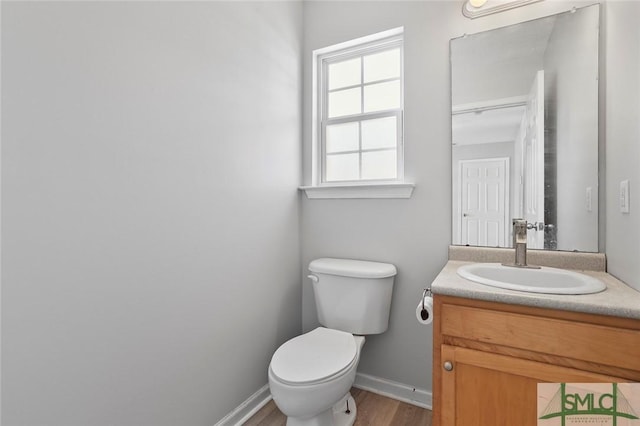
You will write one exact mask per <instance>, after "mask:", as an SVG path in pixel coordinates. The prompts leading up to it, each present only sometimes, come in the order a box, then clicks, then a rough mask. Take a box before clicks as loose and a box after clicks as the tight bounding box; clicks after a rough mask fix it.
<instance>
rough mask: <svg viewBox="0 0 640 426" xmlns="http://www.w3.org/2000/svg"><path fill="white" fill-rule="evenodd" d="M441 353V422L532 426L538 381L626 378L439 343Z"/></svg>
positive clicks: (469, 425)
mask: <svg viewBox="0 0 640 426" xmlns="http://www.w3.org/2000/svg"><path fill="white" fill-rule="evenodd" d="M441 355H442V358H441V362H442V364H443V365H441V366H440V368H441V369H442V382H441V385H442V386H441V392H442V397H441V398H440V401H441V410H442V412H441V426H514V425H517V426H536V425H537V420H536V418H537V384H538V383H539V382H550V383H561V382H564V383H600V382H604V383H611V382H625V381H627V380H624V379H620V378H617V377H610V376H605V375H601V374H596V373H590V372H587V371H581V370H576V369H572V368H567V367H560V366H555V365H551V364H544V363H541V362H536V361H529V360H524V359H519V358H514V357H510V356H506V355H498V354H494V353H489V352H482V351H478V350H473V349H467V348H462V347H457V346H449V345H442V346H441ZM446 362H449V363H451V366H452V369H451V370H450V371H447V369H445V368H444V363H446Z"/></svg>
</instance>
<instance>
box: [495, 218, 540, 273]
mask: <svg viewBox="0 0 640 426" xmlns="http://www.w3.org/2000/svg"><path fill="white" fill-rule="evenodd" d="M534 226H535V225H533V224H530V223H527V221H526V220H525V219H513V247H514V248H515V250H516V258H515V263H508V264H507V263H503V265H504V266H514V267H516V268H533V269H540V267H539V266H529V265H527V229H532V228H534Z"/></svg>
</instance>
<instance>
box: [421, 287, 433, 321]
mask: <svg viewBox="0 0 640 426" xmlns="http://www.w3.org/2000/svg"><path fill="white" fill-rule="evenodd" d="M427 297H431V287H427V288H425V289H424V290H423V291H422V310H421V311H420V317H421V318H422V321H426V320H428V319H429V311H428V310H427V308H426V307H425V306H424V299H425V298H427Z"/></svg>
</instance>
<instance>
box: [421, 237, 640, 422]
mask: <svg viewBox="0 0 640 426" xmlns="http://www.w3.org/2000/svg"><path fill="white" fill-rule="evenodd" d="M464 249H465V248H463V247H457V248H452V250H454V251H458V252H465V250H464ZM476 250H485V251H484V253H487V251H486V250H489V253H491V252H490V250H491V249H476ZM471 251H473V249H471ZM468 252H469V250H467V251H466V253H463V255H467V254H468ZM506 252H508V251H506ZM510 252H511V253H512V252H513V251H512V250H511V251H510ZM541 255H542V256H543V257H544V258H543V259H537V260H539V261H540V260H541V261H540V262H539V264H540V263H542V264H544V263H546V262H551V263H554V262H556V264H554V265H552V266H561V265H559V264H558V262H559V263H560V264H564V265H570V266H571V265H573V266H575V265H576V263H572V262H571V259H569V260H567V258H564V260H563V259H562V256H563V253H548V252H547V253H541ZM565 255H567V256H569V257H571V256H576V255H574V254H572V253H565ZM596 256H597V255H596ZM452 257H453V258H455V257H456V256H455V255H454V256H451V253H450V259H451V258H452ZM458 258H460V257H459V256H458ZM462 258H464V256H463V257H462ZM549 259H550V260H549ZM575 259H577V262H578V263H580V262H584V257H580V256H579V255H577V256H576V257H575ZM479 260H480V261H496V259H489V260H487V259H482V258H480V259H479ZM595 260H596V262H595V263H592V262H589V261H587V262H586V263H587V264H586V267H587V268H594V269H596V270H591V271H584V270H582V271H581V272H582V273H585V274H588V275H591V276H594V277H596V278H598V279H600V280H602V281H604V282H605V284H606V285H607V290H605V291H604V292H601V293H596V294H588V295H571V296H569V295H550V294H532V293H525V292H517V291H510V290H502V289H498V288H493V287H489V286H485V285H482V284H477V283H474V282H471V281H468V280H466V279H463V278H461V277H459V276H458V275H457V273H456V271H457V269H458V268H459V267H460V266H463V265H466V264H470V263H471V262H469V261H460V260H450V261H449V262H448V263H447V265H446V266H445V268H444V269H443V270H442V272H441V273H440V275H438V277H437V278H436V280H435V281H434V282H433V284H432V291H433V293H434V314H435V315H434V331H433V334H434V337H433V339H434V340H433V345H434V348H433V350H434V352H433V415H434V417H433V424H434V425H435V426H453V425H456V426H474V425H477V426H497V425H519V426H535V425H537V424H538V423H537V417H538V410H537V384H538V383H539V382H551V383H561V382H564V383H594V382H605V383H610V382H640V293H639V292H637V291H635V290H633V289H632V288H630V287H628V286H626V285H625V284H624V283H622V282H620V281H618V280H616V279H615V278H614V277H612V276H610V275H608V274H607V273H606V272H604V271H603V270H600V271H598V270H597V269H600V268H601V267H602V269H603V266H604V262H600V263H601V265H602V266H599V262H598V261H597V259H595ZM580 266H581V267H582V269H584V268H585V264H584V263H583V264H580ZM565 267H566V266H565ZM573 269H577V268H573Z"/></svg>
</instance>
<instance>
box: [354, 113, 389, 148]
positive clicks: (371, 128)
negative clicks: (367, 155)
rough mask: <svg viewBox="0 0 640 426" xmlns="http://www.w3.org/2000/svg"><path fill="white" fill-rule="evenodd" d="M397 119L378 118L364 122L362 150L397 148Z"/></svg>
mask: <svg viewBox="0 0 640 426" xmlns="http://www.w3.org/2000/svg"><path fill="white" fill-rule="evenodd" d="M396 121H397V119H396V117H385V118H377V119H375V120H364V121H363V122H362V149H375V148H395V147H396V145H397V138H398V131H397V123H396Z"/></svg>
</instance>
